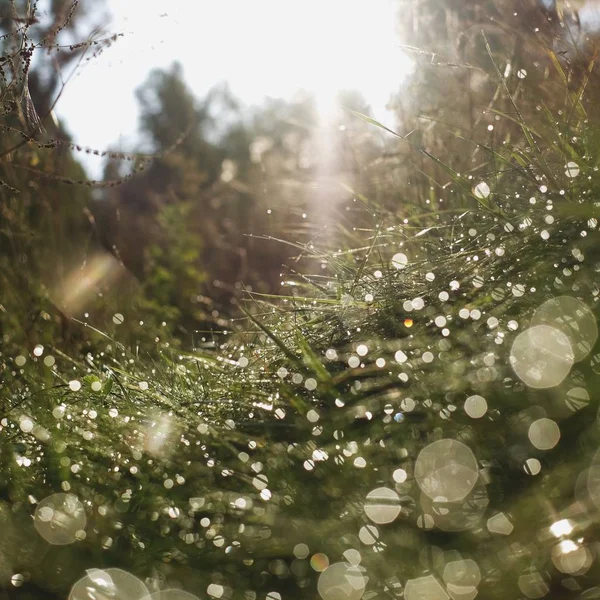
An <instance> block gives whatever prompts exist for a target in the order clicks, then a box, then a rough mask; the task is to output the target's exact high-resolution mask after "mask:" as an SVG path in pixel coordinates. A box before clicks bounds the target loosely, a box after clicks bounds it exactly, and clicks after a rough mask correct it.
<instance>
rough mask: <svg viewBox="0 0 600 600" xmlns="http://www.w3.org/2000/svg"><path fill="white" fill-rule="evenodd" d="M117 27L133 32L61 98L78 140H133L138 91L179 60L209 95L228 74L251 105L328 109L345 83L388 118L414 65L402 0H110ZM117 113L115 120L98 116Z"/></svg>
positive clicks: (90, 65)
mask: <svg viewBox="0 0 600 600" xmlns="http://www.w3.org/2000/svg"><path fill="white" fill-rule="evenodd" d="M108 6H109V8H110V10H111V11H112V13H113V15H114V21H113V24H112V25H111V26H110V28H109V29H110V31H111V32H121V33H124V34H125V35H124V36H123V37H121V38H119V40H118V42H117V43H115V44H114V45H113V46H112V47H111V48H109V49H108V50H107V51H105V52H104V53H103V54H101V55H100V56H99V57H97V58H94V59H93V60H91V61H90V62H89V63H87V64H86V65H85V67H84V68H83V69H82V70H81V71H80V72H79V73H78V75H77V76H76V77H75V78H73V79H72V80H71V81H70V82H69V84H68V86H67V88H66V90H65V92H64V94H63V97H62V98H61V101H60V103H59V107H58V112H59V115H60V116H61V117H62V118H64V119H65V120H66V121H67V123H68V125H69V128H70V130H71V131H72V132H73V134H74V136H75V138H76V140H77V142H79V143H82V144H87V145H91V146H95V147H99V148H104V147H107V146H109V145H111V144H114V143H115V142H117V141H118V140H121V142H125V143H126V144H127V143H128V142H129V143H131V142H132V141H133V140H134V139H135V133H136V129H137V102H136V99H135V96H134V93H133V92H134V90H135V88H136V87H138V86H140V85H141V84H142V83H143V82H144V80H145V78H146V76H147V74H148V72H149V71H150V70H151V69H152V68H154V67H159V68H166V67H168V65H169V64H171V63H172V62H173V61H179V62H181V64H182V65H183V68H184V74H185V78H186V81H187V83H188V84H189V85H190V87H191V88H192V89H193V91H194V92H195V93H196V94H197V95H199V96H202V95H203V94H205V93H206V92H207V91H208V90H209V89H210V88H211V87H212V86H214V85H215V84H218V83H219V82H222V81H227V82H228V83H229V86H230V88H231V90H232V92H233V93H234V94H235V95H236V96H237V97H239V98H240V99H241V100H242V101H243V102H244V103H246V104H259V103H260V102H262V101H263V100H264V98H265V97H269V96H270V97H281V98H290V97H291V96H292V95H293V94H294V92H296V91H297V90H305V91H307V92H309V93H312V94H314V95H315V97H316V100H317V102H318V106H319V107H320V111H321V112H322V114H323V115H327V114H328V113H329V111H330V110H331V109H332V107H333V106H334V103H335V98H336V95H337V93H338V91H340V90H348V89H352V90H356V91H358V92H360V93H361V94H362V95H363V96H364V98H365V100H366V102H367V103H368V104H369V105H370V106H371V109H372V111H373V113H374V114H375V116H377V117H378V118H384V116H385V106H386V104H387V102H388V100H389V98H390V95H391V94H392V93H393V92H395V91H397V90H398V88H399V87H400V86H401V85H402V83H403V81H405V80H406V78H407V76H408V75H409V74H410V72H411V70H412V66H413V63H412V61H411V59H410V58H409V57H408V56H407V55H406V54H405V53H403V52H402V51H401V50H400V48H399V47H398V46H399V40H398V39H397V37H396V35H395V30H396V26H397V19H398V16H397V14H396V3H395V2H394V0H377V1H373V0H352V2H348V1H344V0H327V1H318V0H285V2H282V1H281V0H251V1H250V0H220V1H219V2H210V3H209V2H198V1H195V0H172V1H171V2H169V3H167V4H165V2H164V0H129V1H128V2H122V0H109V2H108ZM107 114H110V115H111V118H110V120H107V119H105V118H97V115H107Z"/></svg>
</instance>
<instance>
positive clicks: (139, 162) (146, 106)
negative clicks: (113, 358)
mask: <svg viewBox="0 0 600 600" xmlns="http://www.w3.org/2000/svg"><path fill="white" fill-rule="evenodd" d="M596 11H597V5H596V3H594V2H582V3H579V2H578V3H574V4H568V3H567V4H564V6H563V3H559V4H558V5H554V4H553V3H550V2H548V1H545V2H537V1H534V0H528V1H527V2H516V1H515V2H513V1H510V2H506V1H493V0H485V1H483V0H482V1H481V2H474V3H470V2H450V1H448V2H429V1H428V0H418V1H417V0H415V1H406V0H378V1H377V2H362V1H359V0H356V2H351V3H348V2H342V1H341V0H339V1H338V0H330V1H328V2H316V0H315V1H312V0H310V1H303V2H300V1H298V2H296V1H295V0H294V1H290V2H285V3H282V2H276V1H275V0H256V2H242V1H241V0H224V1H223V2H219V3H217V4H215V3H210V4H209V3H194V2H189V1H184V0H178V1H174V2H171V3H169V5H168V6H165V5H164V3H162V2H159V1H158V0H156V1H155V0H152V1H144V2H141V1H140V2H138V1H137V0H130V1H128V2H118V1H116V0H106V1H95V2H94V3H93V4H92V3H90V2H85V1H82V2H78V3H73V2H71V1H69V0H64V1H63V0H54V1H49V0H48V1H44V0H40V1H38V2H28V1H25V0H21V1H18V2H17V1H15V2H9V3H8V4H7V5H6V6H4V7H3V8H2V15H1V19H2V20H1V21H0V30H1V31H2V32H3V37H2V39H1V43H2V44H3V48H4V50H5V55H6V56H7V57H8V56H16V55H15V52H16V51H18V50H19V47H21V48H22V47H23V46H25V47H27V45H29V46H30V47H31V48H30V51H29V54H30V56H29V58H28V63H27V65H26V67H25V68H21V71H20V72H19V65H16V66H15V64H13V62H10V63H9V61H7V62H6V65H9V64H10V65H11V68H12V69H13V70H12V71H11V70H10V69H5V71H6V81H7V84H8V86H7V88H6V90H7V91H5V93H4V96H3V97H4V98H5V100H8V99H9V95H10V94H11V93H13V92H16V91H17V90H20V89H22V88H23V87H25V88H28V89H29V92H30V97H31V101H32V105H33V106H34V107H35V110H36V111H37V113H38V114H39V115H40V116H41V118H42V121H43V123H44V127H45V128H46V132H45V133H44V134H40V135H38V140H39V141H40V142H43V143H45V144H46V147H45V148H44V147H37V148H36V147H34V146H25V147H22V146H20V145H19V141H18V140H19V134H18V133H17V131H16V130H15V129H13V130H6V132H5V135H4V136H3V142H2V145H3V148H4V150H3V153H4V154H3V157H4V160H3V162H2V165H1V170H2V181H4V182H5V183H6V184H7V185H8V187H7V188H6V190H7V191H8V190H10V189H13V190H14V189H19V190H20V191H21V192H22V193H21V196H20V200H19V201H18V202H17V203H16V204H12V203H13V202H16V201H15V200H14V198H9V199H7V201H5V202H3V204H2V207H3V208H2V210H3V213H4V214H3V217H4V219H3V222H4V224H5V227H4V229H3V231H2V237H1V238H0V243H1V244H2V248H3V253H2V260H3V261H5V268H4V270H3V271H4V277H5V278H6V279H5V282H4V284H3V297H2V305H3V306H4V307H5V308H6V312H5V313H4V315H5V319H10V316H9V315H10V314H12V313H13V312H14V311H11V310H10V309H9V307H10V306H18V307H21V306H23V305H26V306H28V307H30V314H29V318H28V323H27V324H24V323H22V322H20V323H16V322H15V323H12V324H11V327H10V329H11V333H6V334H5V335H7V336H9V337H11V338H12V339H13V340H14V341H18V340H25V339H28V338H30V337H31V336H32V335H33V334H32V331H29V330H28V328H33V329H35V325H33V324H34V323H39V321H40V319H42V320H44V319H46V321H50V322H53V323H55V324H56V325H57V326H58V329H59V330H60V331H61V336H64V337H65V339H68V338H69V336H71V335H72V334H73V332H72V318H73V317H75V318H77V319H79V320H90V322H93V323H95V324H96V325H97V326H99V327H100V328H101V329H104V328H106V327H107V326H110V325H111V319H110V316H111V315H112V314H114V312H115V311H116V310H117V309H118V311H119V312H120V313H122V314H125V313H127V312H128V311H129V310H130V309H131V313H132V314H138V313H139V311H141V312H142V313H143V314H146V315H147V316H146V317H145V319H146V321H148V319H151V320H153V321H156V322H157V323H159V324H162V323H163V322H164V323H167V325H166V326H167V327H168V328H169V330H170V331H178V332H179V333H178V336H177V337H178V338H181V339H185V340H186V343H193V342H192V340H193V339H194V335H195V333H194V332H198V331H204V330H214V328H215V327H217V328H222V327H223V326H224V324H225V321H224V320H223V319H222V317H223V316H224V315H231V313H232V310H233V308H232V306H233V304H235V303H236V302H237V299H238V298H239V297H240V295H241V294H243V293H244V289H245V290H253V291H255V292H260V293H265V294H272V293H276V292H278V291H279V290H280V287H281V283H282V281H285V279H286V274H288V275H289V274H290V273H291V272H293V271H294V270H295V269H301V266H302V260H303V256H302V254H301V253H298V252H297V251H296V250H295V249H294V244H295V243H300V242H301V243H306V242H307V241H309V240H311V239H319V240H320V241H321V242H322V241H323V240H327V243H329V244H331V245H332V246H335V244H339V243H341V242H339V240H338V234H339V233H340V231H343V232H344V235H345V234H346V233H347V230H348V229H350V230H352V229H353V228H357V227H359V228H360V219H359V220H358V221H353V222H352V224H347V226H346V225H344V217H345V216H346V215H348V214H350V213H353V212H355V208H356V205H353V204H352V203H353V202H355V201H356V195H357V194H360V195H361V196H362V197H363V198H369V200H370V201H371V202H374V203H376V204H377V205H378V206H381V207H385V208H386V210H390V211H392V213H394V214H396V215H398V214H402V213H403V212H406V213H408V212H410V211H411V210H413V208H410V207H411V206H412V207H414V206H415V205H421V206H426V205H427V203H429V201H430V199H429V196H430V190H429V189H428V188H429V183H428V179H427V178H428V177H429V175H430V174H431V173H430V171H431V169H434V170H435V168H436V167H435V165H432V164H430V163H429V162H428V161H427V160H426V159H425V157H424V156H423V155H422V154H419V153H414V152H411V151H410V149H409V147H408V145H407V144H405V143H403V142H402V141H401V140H400V139H399V138H398V137H394V136H391V135H389V134H388V133H387V132H386V131H385V130H382V129H381V128H379V129H378V128H374V127H373V126H372V125H371V124H370V123H369V122H367V121H366V120H365V119H364V118H361V117H360V116H357V114H356V113H360V115H362V116H363V117H367V118H371V119H375V120H377V121H378V122H380V123H381V124H384V125H385V126H387V127H389V128H391V129H393V130H394V131H395V132H397V133H398V134H400V135H401V136H403V135H408V136H410V142H411V143H414V144H424V145H425V147H426V148H427V150H428V151H432V152H434V153H437V154H439V153H440V152H446V156H447V158H448V159H451V160H454V161H458V162H457V163H456V167H455V168H456V170H457V171H459V172H460V171H461V170H462V169H461V168H460V167H461V164H462V166H464V168H466V169H471V168H474V167H475V166H476V164H477V157H475V156H472V157H471V158H470V159H468V160H470V161H471V162H470V163H469V162H468V161H467V159H466V156H467V155H466V154H465V152H464V151H463V149H460V148H459V147H458V144H453V145H452V146H450V144H449V143H448V142H449V140H451V139H452V140H455V138H456V133H457V131H460V132H462V133H463V134H468V135H469V136H474V137H477V136H480V139H481V140H486V139H487V138H488V137H489V135H490V131H492V130H493V128H494V127H496V130H494V132H493V135H495V136H496V138H497V139H500V138H501V137H502V136H503V135H504V133H503V131H502V130H498V127H503V128H504V129H506V128H510V127H511V124H510V123H509V122H506V121H505V122H503V124H502V125H501V126H500V125H494V124H493V123H494V120H495V117H494V116H493V115H492V113H491V112H488V113H486V112H485V105H486V104H485V103H486V102H488V101H489V98H491V97H493V96H494V93H495V91H496V84H495V82H493V81H492V80H491V79H490V77H489V76H488V71H489V66H490V64H489V56H488V54H487V52H486V50H485V48H484V47H483V43H482V38H481V35H480V34H481V32H482V31H485V32H486V33H487V36H488V39H489V40H490V44H491V46H492V49H491V51H492V52H494V53H495V54H496V55H497V58H498V61H497V62H498V64H500V63H501V68H502V69H508V71H507V75H510V76H512V77H518V81H519V84H520V88H519V92H518V94H520V95H521V97H522V96H523V95H524V93H525V90H526V89H529V88H532V89H533V88H536V93H541V94H552V83H553V81H555V82H556V80H557V78H555V77H554V78H553V77H552V76H551V77H548V76H547V73H548V65H549V63H550V61H549V59H548V56H547V55H546V54H545V52H544V50H543V49H542V44H541V41H542V40H543V41H544V44H545V43H548V44H550V47H555V48H556V50H557V52H558V56H560V57H561V60H563V61H564V62H565V64H566V63H569V64H571V65H574V66H575V67H576V65H577V61H580V62H581V64H584V62H585V60H584V58H583V57H584V56H585V52H586V47H587V45H589V41H588V40H589V36H590V35H592V36H593V34H594V32H595V31H596V30H597V28H598V18H597V12H596ZM27 15H29V16H27ZM28 19H29V21H28ZM17 62H18V61H17ZM21 62H22V61H21ZM526 63H527V68H522V69H521V68H520V67H519V64H526ZM21 67H23V65H21ZM19 94H20V92H18V93H17V97H19V98H20V97H21V96H19ZM532 101H533V95H529V96H528V99H527V100H526V102H529V103H531V102H532ZM523 110H525V112H531V113H532V114H535V107H534V106H531V110H530V111H528V110H527V108H526V107H525V108H524V109H523ZM353 111H354V112H353ZM490 127H492V130H490V129H489V128H490ZM452 128H454V131H451V129H452ZM15 143H16V144H17V147H18V150H19V154H15V153H14V152H13V153H11V150H12V148H13V147H14V145H15ZM48 146H56V147H51V148H48ZM49 150H50V151H49ZM55 150H58V151H55ZM450 155H451V156H450ZM17 156H18V157H19V159H18V160H15V157H17ZM465 161H467V162H465ZM132 174H135V176H134V177H131V176H132ZM428 174H429V175H428ZM117 183H118V185H117ZM23 188H24V189H23ZM42 191H43V194H42V195H40V193H41V192H42ZM348 202H350V204H349V205H347V206H346V204H347V203H348ZM345 203H346V204H345ZM340 209H341V210H340ZM353 218H354V217H353ZM345 239H347V238H345ZM282 240H283V241H282ZM344 243H345V242H344ZM16 265H18V267H17V266H16ZM23 265H26V269H27V271H28V273H27V276H24V273H23V270H22V268H23ZM323 269H325V266H323ZM76 282H77V283H76ZM92 299H93V302H92ZM232 303H233V304H232ZM49 307H51V308H52V310H50V308H49ZM130 307H131V308H130ZM233 312H234V313H235V310H233ZM15 314H16V313H15ZM40 315H41V316H40ZM140 320H144V319H138V317H136V318H135V320H132V321H131V324H132V326H133V322H134V321H135V322H137V321H140ZM133 329H134V333H132V335H134V336H137V335H140V333H139V332H138V331H135V330H136V327H133ZM50 330H51V335H52V336H55V335H56V331H54V330H53V329H52V328H50Z"/></svg>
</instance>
